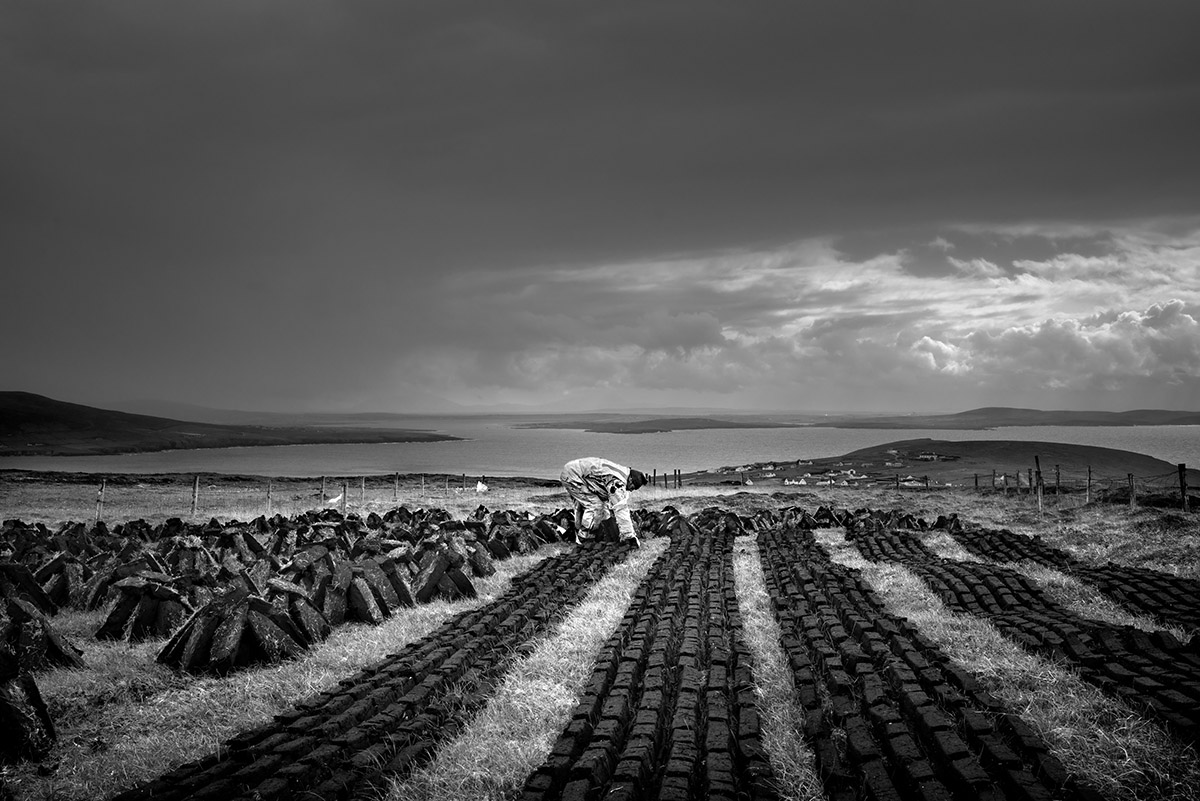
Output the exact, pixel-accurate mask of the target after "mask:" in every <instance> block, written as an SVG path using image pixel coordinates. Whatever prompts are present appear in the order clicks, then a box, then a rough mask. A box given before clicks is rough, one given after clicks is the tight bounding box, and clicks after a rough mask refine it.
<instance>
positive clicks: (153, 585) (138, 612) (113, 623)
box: [96, 571, 193, 643]
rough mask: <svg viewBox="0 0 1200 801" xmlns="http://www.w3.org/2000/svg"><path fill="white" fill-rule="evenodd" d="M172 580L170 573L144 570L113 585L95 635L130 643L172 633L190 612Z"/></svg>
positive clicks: (167, 635)
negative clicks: (110, 597)
mask: <svg viewBox="0 0 1200 801" xmlns="http://www.w3.org/2000/svg"><path fill="white" fill-rule="evenodd" d="M171 581H172V579H171V577H170V576H166V575H163V574H161V573H151V572H149V571H146V572H143V573H141V574H138V575H134V576H129V577H128V578H123V579H121V580H120V581H118V582H116V583H115V584H114V585H112V590H113V591H115V593H116V597H115V598H113V600H112V601H111V602H110V604H109V606H108V615H107V616H106V617H105V619H104V622H103V623H102V624H100V628H98V629H97V630H96V639H98V640H128V641H129V642H131V643H132V642H141V641H142V640H148V639H154V638H160V637H169V636H171V633H172V632H174V631H175V630H176V629H177V628H179V626H180V624H182V623H183V621H184V619H185V618H187V616H188V615H190V614H191V613H192V612H193V609H192V606H191V604H189V603H188V602H187V600H186V599H185V598H184V597H183V595H181V594H180V593H179V591H178V590H176V589H175V588H174V587H172V586H170V583H171Z"/></svg>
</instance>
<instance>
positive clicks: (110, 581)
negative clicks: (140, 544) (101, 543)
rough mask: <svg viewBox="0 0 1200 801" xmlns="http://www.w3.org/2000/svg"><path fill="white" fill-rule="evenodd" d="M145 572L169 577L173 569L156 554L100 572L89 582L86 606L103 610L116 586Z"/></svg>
mask: <svg viewBox="0 0 1200 801" xmlns="http://www.w3.org/2000/svg"><path fill="white" fill-rule="evenodd" d="M145 571H149V572H151V573H159V574H162V575H169V574H170V572H171V567H170V566H169V565H168V564H167V563H166V562H165V561H163V560H162V559H161V558H160V557H159V556H158V555H157V554H154V553H142V554H140V555H138V556H136V557H135V558H131V559H126V561H124V562H122V563H121V564H119V565H117V566H116V567H114V568H111V569H109V570H104V571H99V572H97V573H96V575H95V576H93V577H92V580H91V581H89V582H88V590H87V601H86V602H85V605H86V606H87V608H88V609H99V608H101V607H102V606H104V605H105V604H106V603H107V602H108V593H109V590H110V589H111V588H112V586H113V585H114V584H116V583H117V582H118V581H120V580H121V579H125V578H129V577H130V576H133V575H137V574H138V573H142V572H145Z"/></svg>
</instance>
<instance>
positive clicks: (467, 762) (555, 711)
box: [386, 538, 669, 801]
mask: <svg viewBox="0 0 1200 801" xmlns="http://www.w3.org/2000/svg"><path fill="white" fill-rule="evenodd" d="M668 543H669V540H668V539H666V538H661V539H652V540H648V541H646V542H645V543H643V545H642V547H641V548H640V549H639V550H637V551H634V552H633V553H632V554H630V556H629V558H628V559H627V560H626V561H625V562H623V563H621V564H620V565H617V566H616V567H614V568H612V569H611V570H610V571H609V572H608V573H607V574H606V575H605V577H604V578H602V579H601V580H600V581H599V582H597V583H596V584H595V586H593V587H592V588H591V589H590V590H588V593H587V595H586V596H585V597H584V600H583V602H582V603H581V604H580V605H579V606H578V607H576V608H575V610H574V611H572V612H571V614H570V615H568V616H567V617H566V618H565V619H564V620H563V621H562V623H561V624H560V625H559V626H558V627H556V628H555V629H554V631H553V632H551V633H550V634H548V635H546V636H545V637H543V638H541V639H540V641H538V642H537V645H536V648H535V649H534V650H533V651H532V653H530V655H529V657H528V658H526V659H523V660H520V661H519V662H517V663H516V664H514V665H513V667H512V669H511V670H510V671H509V672H508V673H507V675H506V676H505V677H504V679H503V681H502V682H501V683H500V686H499V687H497V688H496V691H495V693H494V694H493V695H492V697H491V699H490V700H489V701H488V704H487V706H486V707H485V708H484V710H483V711H482V712H480V713H479V714H478V715H477V716H476V717H475V718H474V720H472V721H471V722H470V723H469V724H468V725H467V726H466V728H464V729H463V731H462V732H461V733H460V734H459V735H458V736H457V737H456V738H454V739H453V740H451V741H449V742H447V743H445V744H444V745H443V746H442V747H441V748H440V749H439V750H438V753H437V756H436V757H435V759H434V761H433V762H431V763H430V764H429V765H428V766H427V767H425V768H423V769H420V770H418V771H417V772H415V773H413V774H412V775H411V776H409V777H408V778H407V779H406V780H404V781H401V782H397V783H395V784H393V786H392V789H391V791H390V793H388V795H387V796H386V797H387V798H388V799H389V800H390V801H401V799H403V801H441V800H442V799H447V798H469V799H497V800H498V799H503V798H507V797H512V796H513V794H514V793H516V792H517V791H519V790H520V788H521V787H522V786H523V785H524V783H525V778H526V777H527V776H528V775H529V773H530V772H531V771H533V770H534V769H535V768H537V766H538V765H540V764H541V763H542V761H543V760H545V758H546V755H547V754H548V753H549V752H550V748H551V747H552V746H553V744H554V740H555V738H556V737H558V735H559V733H560V732H561V731H562V729H563V727H564V726H566V724H567V722H568V720H569V718H570V715H571V711H572V710H573V709H574V708H575V705H576V704H577V703H578V701H579V696H580V695H581V694H582V692H583V690H584V684H585V683H586V682H587V680H588V678H589V677H590V676H591V673H592V663H593V661H594V659H595V654H596V652H597V651H598V650H599V649H600V647H601V646H602V645H603V644H604V641H605V640H607V639H608V637H609V636H610V635H611V634H612V632H613V630H614V629H615V628H616V626H617V623H618V622H619V621H620V620H621V617H622V616H623V615H624V614H625V610H626V608H627V607H628V606H629V602H630V600H631V599H632V597H633V592H634V590H635V589H637V586H638V584H639V583H640V582H641V580H642V578H643V577H644V576H645V574H646V571H647V570H648V569H649V567H650V565H651V563H652V562H653V561H654V560H655V559H657V558H658V557H659V555H661V554H662V552H663V551H664V550H665V549H666V547H667V545H668Z"/></svg>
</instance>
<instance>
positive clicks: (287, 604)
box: [267, 579, 332, 643]
mask: <svg viewBox="0 0 1200 801" xmlns="http://www.w3.org/2000/svg"><path fill="white" fill-rule="evenodd" d="M267 596H268V597H269V598H270V599H271V602H272V604H273V605H275V606H276V607H282V608H283V609H284V610H286V611H287V613H288V616H289V617H290V618H291V619H292V622H293V623H294V624H295V625H296V628H298V629H299V630H300V632H301V634H303V635H304V639H305V640H307V641H308V642H309V643H316V642H321V641H322V640H324V639H325V638H326V637H328V636H329V633H330V631H332V627H331V626H330V625H329V621H328V620H326V619H325V615H323V614H321V610H320V609H319V608H317V606H316V604H314V603H313V602H312V600H311V599H310V598H309V597H308V593H306V592H305V591H304V588H303V587H301V586H300V585H298V584H293V583H291V582H290V581H284V580H283V579H271V580H270V581H269V582H267Z"/></svg>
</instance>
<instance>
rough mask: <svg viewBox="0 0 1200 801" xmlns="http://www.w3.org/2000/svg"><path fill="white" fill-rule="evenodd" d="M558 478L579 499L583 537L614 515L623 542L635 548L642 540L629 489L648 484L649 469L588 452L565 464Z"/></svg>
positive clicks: (580, 534) (578, 529)
mask: <svg viewBox="0 0 1200 801" xmlns="http://www.w3.org/2000/svg"><path fill="white" fill-rule="evenodd" d="M558 480H559V481H561V482H562V485H563V489H565V490H566V491H567V495H569V496H571V500H572V501H574V502H575V531H576V532H577V533H576V536H577V537H579V539H580V540H586V539H591V538H592V537H594V536H595V535H596V532H597V530H598V529H599V528H600V527H601V525H602V524H603V523H604V522H605V521H606V520H607V519H608V518H609V516H610V515H611V516H612V517H613V518H615V519H616V525H617V531H618V532H619V533H620V539H621V542H632V544H633V546H634V547H635V548H636V547H638V546H639V545H640V544H641V543H640V542H639V541H638V537H637V530H636V529H635V528H634V527H633V518H632V517H631V516H630V514H629V491H630V490H635V489H638V488H639V487H643V486H645V485H646V474H645V473H643V472H641V471H640V470H634V469H633V468H630V467H625V466H624V465H620V464H617V463H616V462H610V461H609V460H607V459H599V458H597V457H595V456H586V457H584V458H582V459H573V460H572V461H569V462H567V463H566V464H565V465H563V469H562V474H561V475H560V476H559V477H558Z"/></svg>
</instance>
